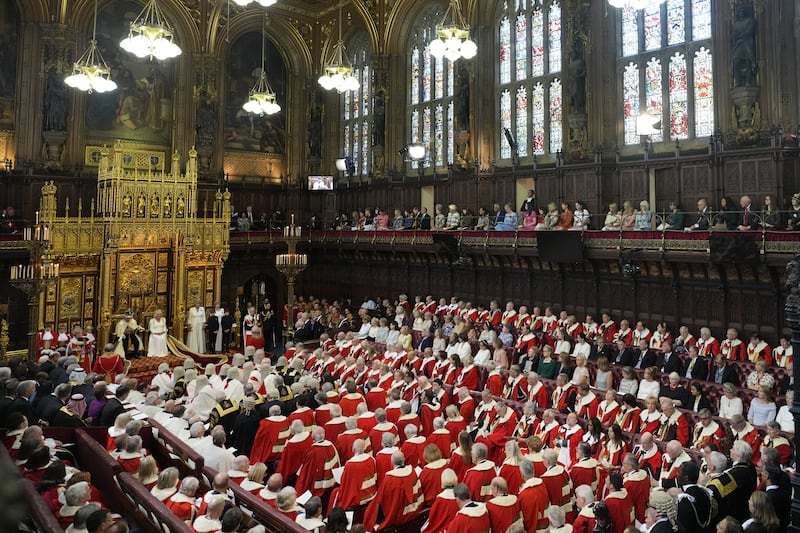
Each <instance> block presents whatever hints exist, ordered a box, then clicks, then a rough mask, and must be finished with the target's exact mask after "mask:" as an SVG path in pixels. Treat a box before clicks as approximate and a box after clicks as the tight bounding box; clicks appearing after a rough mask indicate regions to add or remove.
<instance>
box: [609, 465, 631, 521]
mask: <svg viewBox="0 0 800 533" xmlns="http://www.w3.org/2000/svg"><path fill="white" fill-rule="evenodd" d="M615 476H619V473H615ZM611 483H612V484H613V480H612V481H611ZM620 486H622V484H621V482H620ZM603 501H604V502H605V503H606V505H607V506H608V514H609V516H610V517H611V533H623V532H624V531H625V528H627V527H628V526H632V525H633V521H634V516H633V505H632V504H631V501H630V498H628V491H626V490H625V489H624V488H620V489H615V490H613V491H612V492H610V493H608V494H607V495H606V497H605V499H604V500H603Z"/></svg>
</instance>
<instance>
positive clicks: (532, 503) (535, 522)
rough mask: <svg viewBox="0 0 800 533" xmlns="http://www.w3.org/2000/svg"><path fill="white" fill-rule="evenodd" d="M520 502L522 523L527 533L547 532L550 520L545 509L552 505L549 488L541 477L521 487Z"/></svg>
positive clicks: (528, 481)
mask: <svg viewBox="0 0 800 533" xmlns="http://www.w3.org/2000/svg"><path fill="white" fill-rule="evenodd" d="M518 501H519V505H520V508H521V509H522V521H523V524H524V525H525V531H526V533H537V532H539V533H542V532H544V531H547V526H548V520H547V517H546V516H545V509H547V507H548V506H549V505H550V496H549V495H548V493H547V487H546V486H545V484H544V481H542V479H541V478H539V477H534V478H531V479H529V480H527V481H526V482H525V483H523V484H522V487H520V491H519V496H518Z"/></svg>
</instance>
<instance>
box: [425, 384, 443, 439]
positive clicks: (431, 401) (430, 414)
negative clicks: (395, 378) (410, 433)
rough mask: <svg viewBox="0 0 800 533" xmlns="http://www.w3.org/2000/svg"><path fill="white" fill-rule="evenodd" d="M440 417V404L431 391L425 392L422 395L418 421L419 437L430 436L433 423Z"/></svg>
mask: <svg viewBox="0 0 800 533" xmlns="http://www.w3.org/2000/svg"><path fill="white" fill-rule="evenodd" d="M441 416H442V404H440V403H439V400H438V399H437V398H436V394H435V393H434V392H433V389H428V390H426V391H425V392H424V393H423V395H422V407H421V408H420V419H421V423H422V431H421V432H420V434H421V435H425V436H426V437H427V436H430V435H431V433H433V421H434V420H436V419H437V418H440V417H441Z"/></svg>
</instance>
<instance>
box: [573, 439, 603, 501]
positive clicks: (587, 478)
mask: <svg viewBox="0 0 800 533" xmlns="http://www.w3.org/2000/svg"><path fill="white" fill-rule="evenodd" d="M568 471H569V477H570V479H571V480H572V486H573V487H580V486H581V485H588V486H590V487H592V490H593V491H595V492H597V483H598V480H599V479H600V463H598V462H597V460H596V459H595V458H594V457H592V447H591V446H590V445H589V443H588V442H581V443H580V444H578V446H577V450H576V461H575V462H574V463H572V464H571V465H570V466H569V468H568Z"/></svg>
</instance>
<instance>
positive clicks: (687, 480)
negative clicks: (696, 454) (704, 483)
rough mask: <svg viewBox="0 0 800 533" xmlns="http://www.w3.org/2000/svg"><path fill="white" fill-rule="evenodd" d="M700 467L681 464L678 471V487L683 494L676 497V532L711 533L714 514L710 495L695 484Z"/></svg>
mask: <svg viewBox="0 0 800 533" xmlns="http://www.w3.org/2000/svg"><path fill="white" fill-rule="evenodd" d="M699 478H700V467H699V466H698V465H697V463H693V462H689V463H683V464H682V465H681V466H680V470H679V471H678V486H680V487H682V488H683V492H682V493H681V494H679V495H678V502H677V506H678V515H677V522H678V531H686V532H697V533H712V532H713V529H714V524H713V520H714V514H713V511H714V510H713V508H712V505H711V495H710V494H709V493H708V492H707V491H706V489H705V488H703V487H701V486H699V485H698V484H697V480H698V479H699Z"/></svg>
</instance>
